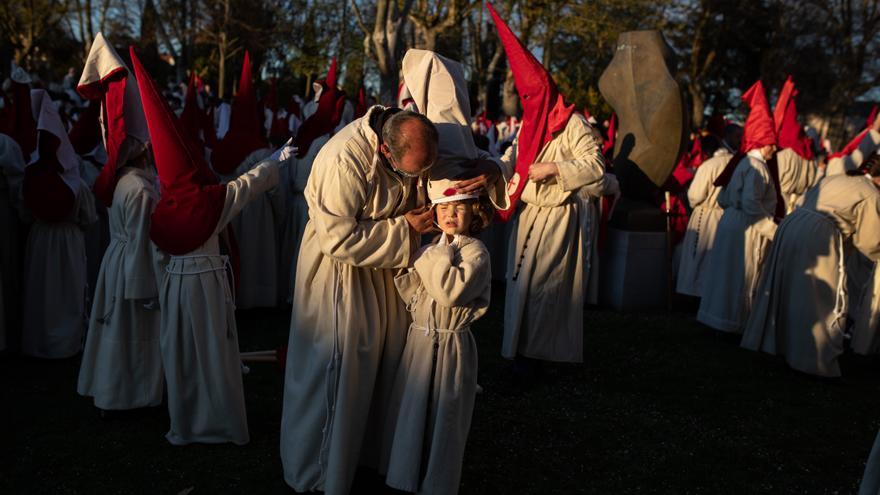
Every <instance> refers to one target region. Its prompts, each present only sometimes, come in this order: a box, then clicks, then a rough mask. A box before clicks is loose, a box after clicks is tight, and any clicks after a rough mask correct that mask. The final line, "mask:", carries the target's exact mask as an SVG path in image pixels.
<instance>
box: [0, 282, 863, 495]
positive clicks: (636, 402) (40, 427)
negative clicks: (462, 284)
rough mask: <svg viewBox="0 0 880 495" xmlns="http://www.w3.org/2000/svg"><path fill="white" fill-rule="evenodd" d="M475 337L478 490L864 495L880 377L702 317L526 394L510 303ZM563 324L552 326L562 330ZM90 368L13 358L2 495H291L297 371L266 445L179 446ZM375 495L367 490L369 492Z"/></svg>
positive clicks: (256, 393)
mask: <svg viewBox="0 0 880 495" xmlns="http://www.w3.org/2000/svg"><path fill="white" fill-rule="evenodd" d="M493 296H494V297H495V300H494V303H493V307H492V309H491V311H490V313H489V314H488V315H487V316H486V317H484V318H483V319H482V320H481V321H480V322H478V324H477V325H475V327H474V329H473V330H474V334H475V336H476V339H477V342H478V343H479V346H480V353H481V354H480V384H481V385H482V386H483V387H484V388H485V389H486V392H485V393H484V394H483V395H480V396H478V398H477V406H476V411H475V413H474V421H473V426H472V428H471V434H470V438H469V441H468V449H467V453H466V455H465V459H464V474H463V478H462V489H461V493H462V494H482V493H518V494H519V493H540V494H566V493H603V494H604V493H638V492H649V493H656V492H661V493H737V494H739V493H757V492H762V493H853V492H855V491H856V490H857V488H858V482H859V479H860V477H861V475H862V470H863V469H864V462H865V459H867V456H868V452H869V451H870V448H871V445H872V443H873V440H874V436H875V434H876V433H877V430H878V427H880V413H878V411H880V393H878V392H880V380H878V371H880V363H878V362H877V361H876V360H870V359H865V358H858V357H855V356H851V355H847V356H845V359H844V362H843V365H844V378H843V379H840V380H830V381H829V380H818V379H815V378H811V377H808V376H806V375H801V374H798V373H795V372H793V371H790V370H789V369H788V368H787V367H786V366H785V364H784V362H783V361H782V360H781V359H778V358H775V357H772V356H767V355H763V354H759V353H754V352H749V351H745V350H742V349H740V348H739V347H738V345H737V342H736V341H735V340H732V339H730V338H726V337H725V336H717V335H715V334H714V333H713V332H711V331H709V330H707V329H706V328H704V327H702V326H700V325H698V324H697V323H695V322H694V321H693V319H692V318H691V317H690V316H689V315H686V314H673V315H666V314H665V313H658V314H627V315H624V314H618V313H614V312H612V311H607V310H590V311H587V312H586V317H585V329H584V331H585V339H584V340H585V360H586V362H585V364H584V365H552V366H549V367H547V368H546V373H545V375H544V378H543V379H542V380H541V381H540V382H539V383H538V384H537V385H535V386H533V387H531V388H529V389H528V390H522V389H519V388H518V387H516V386H514V385H513V384H512V382H511V381H510V379H509V375H510V363H509V362H508V361H506V360H504V359H502V358H501V357H500V355H499V349H500V344H501V332H502V328H501V322H502V317H501V315H502V310H503V307H502V305H503V291H498V290H496V291H495V292H494V293H493ZM288 322H289V313H288V312H287V311H282V310H271V311H247V312H242V314H241V315H239V332H240V340H241V342H242V350H243V351H248V350H258V349H266V348H273V347H275V346H277V345H281V344H282V343H286V341H287V329H288ZM548 325H552V322H548ZM78 369H79V359H78V358H75V359H69V360H63V361H41V360H30V359H24V358H20V357H16V356H10V355H6V356H4V357H2V358H0V377H2V378H0V382H2V386H0V410H2V411H3V412H2V416H0V418H3V420H2V425H3V427H2V431H3V433H2V437H0V445H2V449H0V466H2V468H0V493H2V494H18V493H40V494H42V493H87V494H100V493H150V494H152V493H171V494H176V493H178V492H180V491H183V490H185V489H188V488H190V487H193V488H194V491H193V492H192V493H193V494H200V493H212V494H213V493H285V492H287V490H286V487H285V485H284V482H283V480H282V477H281V463H280V460H279V457H278V438H279V432H278V429H279V424H280V417H281V395H282V375H281V373H280V371H279V370H278V368H277V367H276V366H275V365H273V364H253V365H252V366H251V370H252V371H251V374H250V375H248V376H246V377H245V393H246V395H247V407H248V423H249V426H250V433H251V443H250V444H249V445H247V446H245V447H235V446H232V445H213V446H212V445H194V446H189V447H183V448H181V447H172V446H171V445H169V444H168V443H167V442H166V441H165V439H164V437H163V435H164V433H165V431H166V430H167V426H168V418H167V412H166V411H165V410H164V408H158V409H155V410H150V411H140V412H137V413H133V414H129V415H126V416H123V417H119V418H113V419H110V420H102V419H100V418H99V416H98V413H97V411H96V410H95V409H94V407H93V406H92V404H91V402H90V400H88V399H86V398H83V397H80V396H78V395H77V394H76V378H77V372H78ZM361 480H362V481H361V482H360V485H359V486H360V487H364V486H365V484H366V483H364V482H363V478H361Z"/></svg>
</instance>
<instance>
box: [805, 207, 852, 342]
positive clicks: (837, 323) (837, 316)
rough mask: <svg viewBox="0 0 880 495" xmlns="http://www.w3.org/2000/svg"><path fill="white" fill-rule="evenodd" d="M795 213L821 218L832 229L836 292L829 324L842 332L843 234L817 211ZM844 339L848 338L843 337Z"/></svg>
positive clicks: (844, 258)
mask: <svg viewBox="0 0 880 495" xmlns="http://www.w3.org/2000/svg"><path fill="white" fill-rule="evenodd" d="M797 211H802V212H804V213H808V214H810V215H813V216H815V217H818V218H821V219H822V220H824V221H825V222H828V223H829V224H830V225H831V227H832V228H833V229H834V236H835V238H836V240H837V243H836V244H837V250H838V255H837V290H836V291H835V297H834V311H833V313H832V314H833V316H834V320H833V321H832V323H831V328H832V329H833V330H836V331H839V332H842V331H844V329H845V326H846V315H847V297H846V296H847V292H846V257H845V252H844V236H843V232H841V231H840V228H838V227H837V224H836V223H834V220H833V219H832V218H831V217H829V216H828V215H824V214H822V213H820V212H818V211H815V210H810V209H807V208H798V209H797ZM844 337H848V336H847V335H844Z"/></svg>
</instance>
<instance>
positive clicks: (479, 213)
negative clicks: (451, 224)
mask: <svg viewBox="0 0 880 495" xmlns="http://www.w3.org/2000/svg"><path fill="white" fill-rule="evenodd" d="M455 203H463V204H466V205H470V206H471V225H470V227H469V228H468V233H470V234H471V235H476V234H479V233H480V232H482V231H483V230H485V229H487V228H488V227H489V226H490V225H492V217H494V216H495V207H494V206H492V202H491V201H489V198H487V197H486V196H480V197H479V199H464V200H461V201H455ZM434 221H437V211H436V209H435V210H434Z"/></svg>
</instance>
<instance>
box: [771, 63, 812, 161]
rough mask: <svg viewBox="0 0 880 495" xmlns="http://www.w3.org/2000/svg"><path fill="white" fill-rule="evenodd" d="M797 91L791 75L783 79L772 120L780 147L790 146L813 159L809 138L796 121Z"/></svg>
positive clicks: (796, 151) (808, 158) (798, 152)
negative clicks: (783, 82)
mask: <svg viewBox="0 0 880 495" xmlns="http://www.w3.org/2000/svg"><path fill="white" fill-rule="evenodd" d="M797 94H798V91H797V89H796V88H795V86H794V81H793V80H792V79H791V76H788V79H786V80H785V84H783V86H782V91H780V93H779V100H777V101H776V107H775V108H774V109H773V122H774V124H775V125H776V135H777V136H778V141H779V147H780V148H791V149H792V150H793V151H794V152H795V153H797V154H798V155H800V156H802V157H803V158H806V159H807V160H812V159H813V147H812V146H811V141H810V138H808V137H807V135H806V133H805V132H804V128H803V127H802V126H801V125H800V124H799V123H798V121H797V105H796V104H795V98H796V97H797Z"/></svg>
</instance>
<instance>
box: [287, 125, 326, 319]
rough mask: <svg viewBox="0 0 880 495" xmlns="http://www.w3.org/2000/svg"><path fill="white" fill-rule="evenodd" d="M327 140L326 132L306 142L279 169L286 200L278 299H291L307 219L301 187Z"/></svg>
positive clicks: (306, 181) (303, 186)
mask: <svg viewBox="0 0 880 495" xmlns="http://www.w3.org/2000/svg"><path fill="white" fill-rule="evenodd" d="M329 140H330V135H329V134H325V135H323V136H321V137H319V138H317V139H315V140H314V141H312V143H311V145H310V146H309V151H308V153H306V156H304V157H302V158H296V156H294V157H291V158H290V159H288V165H287V167H285V168H284V170H283V171H282V173H281V183H282V186H283V187H284V188H285V192H286V197H287V204H286V209H285V217H284V219H283V222H282V224H281V232H280V233H279V239H280V242H279V244H280V245H279V257H280V262H279V265H278V268H279V269H278V286H279V287H281V288H282V294H281V299H280V301H281V302H282V303H285V302H286V303H291V302H293V291H294V288H295V286H294V282H295V281H296V258H297V257H298V256H299V247H300V245H301V244H302V238H303V233H304V232H305V230H306V224H307V223H308V221H309V205H308V203H306V198H305V195H304V191H305V189H306V184H307V183H308V181H309V176H310V175H311V173H312V164H313V163H314V162H315V157H316V156H318V152H319V151H321V148H322V147H323V146H324V144H325V143H326V142H327V141H329Z"/></svg>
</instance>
